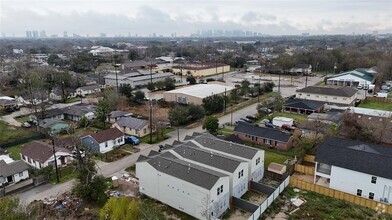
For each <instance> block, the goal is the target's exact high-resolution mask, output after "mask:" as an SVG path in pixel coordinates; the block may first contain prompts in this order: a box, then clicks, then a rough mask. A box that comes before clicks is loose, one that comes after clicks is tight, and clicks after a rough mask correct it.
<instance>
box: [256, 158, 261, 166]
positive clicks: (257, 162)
mask: <svg viewBox="0 0 392 220" xmlns="http://www.w3.org/2000/svg"><path fill="white" fill-rule="evenodd" d="M259 163H260V157H259V158H257V159H256V165H259Z"/></svg>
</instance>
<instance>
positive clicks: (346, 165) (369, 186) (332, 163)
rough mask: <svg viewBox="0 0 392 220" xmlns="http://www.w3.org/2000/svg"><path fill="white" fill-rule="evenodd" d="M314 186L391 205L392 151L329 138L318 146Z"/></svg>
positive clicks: (384, 147)
mask: <svg viewBox="0 0 392 220" xmlns="http://www.w3.org/2000/svg"><path fill="white" fill-rule="evenodd" d="M315 161H316V165H315V175H314V182H315V183H324V185H325V184H327V185H328V186H329V187H330V188H332V189H336V190H339V191H343V192H346V193H350V194H353V195H357V196H361V197H364V198H367V199H371V200H375V201H377V202H383V203H386V204H392V171H391V170H392V148H391V147H387V146H383V145H375V144H369V143H366V142H362V141H358V140H347V139H343V138H337V137H328V138H326V139H325V140H324V142H323V143H321V144H320V145H319V146H318V149H317V153H316V158H315Z"/></svg>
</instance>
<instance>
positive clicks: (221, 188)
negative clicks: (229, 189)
mask: <svg viewBox="0 0 392 220" xmlns="http://www.w3.org/2000/svg"><path fill="white" fill-rule="evenodd" d="M220 190H221V193H223V185H221V187H220Z"/></svg>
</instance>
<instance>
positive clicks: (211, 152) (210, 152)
mask: <svg viewBox="0 0 392 220" xmlns="http://www.w3.org/2000/svg"><path fill="white" fill-rule="evenodd" d="M210 153H211V160H212V156H214V155H213V154H212V151H211V152H210Z"/></svg>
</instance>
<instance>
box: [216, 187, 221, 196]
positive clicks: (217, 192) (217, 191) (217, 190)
mask: <svg viewBox="0 0 392 220" xmlns="http://www.w3.org/2000/svg"><path fill="white" fill-rule="evenodd" d="M216 194H217V195H218V196H219V194H220V188H218V189H216Z"/></svg>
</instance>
